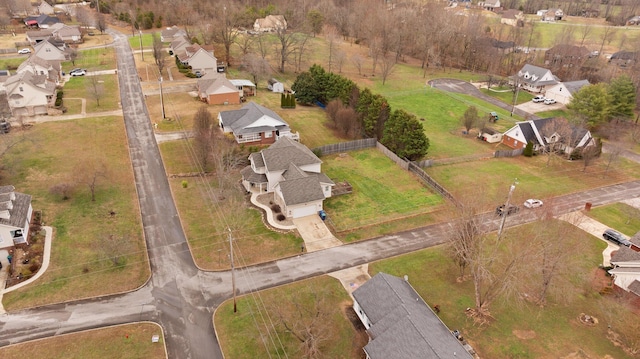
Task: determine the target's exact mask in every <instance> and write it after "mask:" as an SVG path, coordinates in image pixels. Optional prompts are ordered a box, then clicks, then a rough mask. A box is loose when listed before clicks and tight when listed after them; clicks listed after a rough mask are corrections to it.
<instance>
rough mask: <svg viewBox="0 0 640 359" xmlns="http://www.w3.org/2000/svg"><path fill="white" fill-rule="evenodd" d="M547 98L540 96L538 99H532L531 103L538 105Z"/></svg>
mask: <svg viewBox="0 0 640 359" xmlns="http://www.w3.org/2000/svg"><path fill="white" fill-rule="evenodd" d="M544 100H545V98H544V96H542V95H538V96H536V97H534V98H533V99H531V101H533V102H535V103H538V102H544Z"/></svg>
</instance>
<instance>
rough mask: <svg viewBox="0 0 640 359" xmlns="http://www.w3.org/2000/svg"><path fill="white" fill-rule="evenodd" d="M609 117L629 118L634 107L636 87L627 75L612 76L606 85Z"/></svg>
mask: <svg viewBox="0 0 640 359" xmlns="http://www.w3.org/2000/svg"><path fill="white" fill-rule="evenodd" d="M607 92H608V94H609V101H610V109H609V118H610V119H629V118H631V117H633V115H634V113H633V110H635V108H636V87H635V85H634V84H633V81H632V80H631V78H630V77H629V76H626V75H622V76H618V77H616V78H614V79H613V80H611V82H610V83H609V86H608V87H607Z"/></svg>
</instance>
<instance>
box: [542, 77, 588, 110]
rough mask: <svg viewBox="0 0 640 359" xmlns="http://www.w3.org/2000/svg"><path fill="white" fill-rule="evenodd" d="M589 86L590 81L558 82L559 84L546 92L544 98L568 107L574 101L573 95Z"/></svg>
mask: <svg viewBox="0 0 640 359" xmlns="http://www.w3.org/2000/svg"><path fill="white" fill-rule="evenodd" d="M587 85H589V80H579V81H569V82H558V83H557V84H555V85H553V86H551V87H549V89H548V90H547V91H546V92H545V94H544V97H546V98H552V99H554V100H556V101H557V102H558V103H561V104H563V105H567V104H568V103H569V102H571V100H572V99H573V94H575V93H576V92H578V91H579V90H580V89H581V88H583V87H585V86H587Z"/></svg>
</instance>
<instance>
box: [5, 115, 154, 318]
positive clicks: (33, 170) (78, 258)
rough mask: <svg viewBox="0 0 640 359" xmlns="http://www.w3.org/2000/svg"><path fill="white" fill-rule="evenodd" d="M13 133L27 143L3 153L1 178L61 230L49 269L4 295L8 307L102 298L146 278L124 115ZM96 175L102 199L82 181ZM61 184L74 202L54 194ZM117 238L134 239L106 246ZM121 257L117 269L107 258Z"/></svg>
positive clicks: (146, 261)
mask: <svg viewBox="0 0 640 359" xmlns="http://www.w3.org/2000/svg"><path fill="white" fill-rule="evenodd" d="M8 136H16V137H19V136H24V138H25V140H24V141H22V142H20V144H19V145H17V146H15V147H13V148H12V149H11V151H9V152H8V153H7V154H5V155H4V157H3V159H2V160H3V164H4V167H3V170H2V172H1V178H2V180H1V183H2V184H3V185H5V184H13V185H15V187H16V190H17V191H19V192H22V193H27V194H30V195H31V196H32V205H33V209H34V210H35V211H42V213H43V217H44V222H45V223H46V224H47V225H50V226H52V227H53V228H54V231H55V233H54V239H53V249H52V255H51V264H50V265H49V269H47V271H46V272H45V273H44V275H43V276H42V277H41V278H40V279H38V281H36V282H35V283H34V284H31V285H29V286H26V287H24V288H21V289H19V290H16V291H14V292H11V293H8V294H5V296H4V298H3V304H4V306H5V308H6V309H8V310H16V309H19V308H25V307H33V306H38V305H43V304H49V303H57V302H62V301H69V300H73V299H79V298H85V297H92V296H99V295H104V294H110V293H115V292H120V291H125V290H131V289H134V288H137V287H138V286H140V285H141V284H142V283H144V282H145V281H146V279H147V278H148V276H149V266H148V260H147V256H146V250H145V243H144V240H143V237H142V228H141V225H140V216H139V211H138V199H137V196H136V191H135V186H134V182H133V172H132V169H131V163H130V160H129V152H128V150H127V143H126V136H125V130H124V124H123V122H122V119H121V118H118V117H107V118H86V119H82V120H75V121H58V122H47V123H42V124H38V125H37V126H34V127H33V128H31V129H29V130H26V132H22V131H18V130H16V131H11V133H10V134H8ZM78 154H81V155H78ZM99 163H104V164H105V168H106V173H105V171H102V169H101V168H100V166H97V164H99ZM90 173H105V176H104V177H103V176H99V177H98V179H97V187H96V201H95V202H92V201H91V195H90V192H89V189H88V186H87V185H86V184H84V183H83V181H85V179H84V177H83V176H84V175H87V174H90ZM60 183H70V184H71V186H72V188H73V191H72V192H71V194H70V199H68V200H62V198H61V196H60V195H54V194H51V193H50V188H51V187H52V186H54V185H57V184H60ZM111 212H113V213H114V214H113V215H111V214H110V213H111ZM112 235H113V236H115V237H118V238H126V239H127V241H126V242H124V243H123V244H122V246H121V247H117V251H118V252H119V253H115V252H112V251H110V250H109V248H107V247H105V246H104V245H103V243H105V241H108V240H109V239H108V238H109V236H112ZM108 253H111V254H108ZM116 254H119V255H122V256H123V257H122V258H123V260H124V262H123V263H121V264H120V265H118V266H115V265H114V264H113V263H112V262H111V260H110V259H109V258H108V257H109V256H113V255H116ZM105 283H108V285H105Z"/></svg>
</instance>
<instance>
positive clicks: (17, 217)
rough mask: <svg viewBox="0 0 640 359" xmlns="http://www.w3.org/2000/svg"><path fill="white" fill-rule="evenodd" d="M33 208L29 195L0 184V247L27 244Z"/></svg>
mask: <svg viewBox="0 0 640 359" xmlns="http://www.w3.org/2000/svg"><path fill="white" fill-rule="evenodd" d="M32 213H33V208H32V207H31V196H30V195H28V194H24V193H19V192H16V191H15V187H13V186H0V249H3V248H10V247H13V246H15V245H17V244H29V223H30V222H31V215H32Z"/></svg>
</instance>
